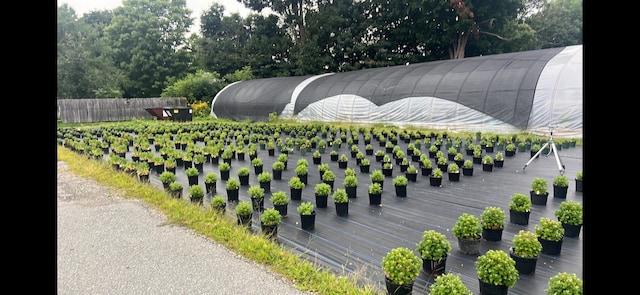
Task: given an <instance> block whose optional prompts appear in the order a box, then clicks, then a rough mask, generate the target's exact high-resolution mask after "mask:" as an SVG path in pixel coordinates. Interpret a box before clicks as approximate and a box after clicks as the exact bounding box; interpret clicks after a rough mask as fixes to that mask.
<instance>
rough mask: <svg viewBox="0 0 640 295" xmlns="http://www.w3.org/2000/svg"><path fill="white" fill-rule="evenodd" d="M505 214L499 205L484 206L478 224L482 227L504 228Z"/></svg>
mask: <svg viewBox="0 0 640 295" xmlns="http://www.w3.org/2000/svg"><path fill="white" fill-rule="evenodd" d="M504 221H505V214H504V210H502V209H501V208H499V207H492V206H489V207H486V208H485V209H484V211H483V212H482V214H481V215H480V225H481V226H482V228H483V229H500V228H504Z"/></svg>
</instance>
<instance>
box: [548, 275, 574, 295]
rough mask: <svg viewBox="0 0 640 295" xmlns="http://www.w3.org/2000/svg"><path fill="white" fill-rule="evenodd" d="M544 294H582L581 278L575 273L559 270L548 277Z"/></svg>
mask: <svg viewBox="0 0 640 295" xmlns="http://www.w3.org/2000/svg"><path fill="white" fill-rule="evenodd" d="M545 292H546V294H549V295H555V294H562V295H582V292H583V290H582V280H580V278H578V276H577V275H576V274H575V273H571V274H570V273H566V272H561V273H558V274H557V275H554V276H552V277H551V278H549V283H548V288H547V289H546V290H545Z"/></svg>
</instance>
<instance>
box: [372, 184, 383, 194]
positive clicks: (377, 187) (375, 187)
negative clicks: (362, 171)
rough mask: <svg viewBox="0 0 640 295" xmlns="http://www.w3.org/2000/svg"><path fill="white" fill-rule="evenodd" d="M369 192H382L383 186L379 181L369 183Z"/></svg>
mask: <svg viewBox="0 0 640 295" xmlns="http://www.w3.org/2000/svg"><path fill="white" fill-rule="evenodd" d="M369 193H370V194H380V193H382V186H381V185H380V184H379V183H377V182H373V183H371V184H370V185H369Z"/></svg>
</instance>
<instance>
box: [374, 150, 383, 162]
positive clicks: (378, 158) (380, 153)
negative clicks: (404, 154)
mask: <svg viewBox="0 0 640 295" xmlns="http://www.w3.org/2000/svg"><path fill="white" fill-rule="evenodd" d="M374 155H375V157H376V162H382V159H384V151H383V150H377V151H376V152H375V153H374Z"/></svg>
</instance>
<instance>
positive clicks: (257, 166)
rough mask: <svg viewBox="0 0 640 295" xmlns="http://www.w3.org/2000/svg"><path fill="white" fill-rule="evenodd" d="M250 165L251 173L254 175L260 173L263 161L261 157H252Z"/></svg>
mask: <svg viewBox="0 0 640 295" xmlns="http://www.w3.org/2000/svg"><path fill="white" fill-rule="evenodd" d="M251 165H253V173H255V174H256V175H258V174H260V173H262V168H263V165H264V163H263V162H262V159H261V158H257V157H256V158H253V160H251Z"/></svg>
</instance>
